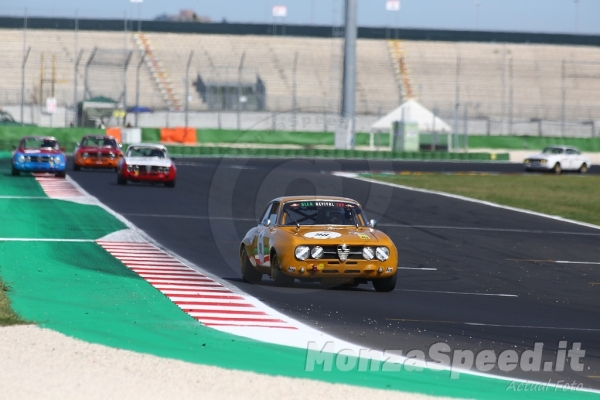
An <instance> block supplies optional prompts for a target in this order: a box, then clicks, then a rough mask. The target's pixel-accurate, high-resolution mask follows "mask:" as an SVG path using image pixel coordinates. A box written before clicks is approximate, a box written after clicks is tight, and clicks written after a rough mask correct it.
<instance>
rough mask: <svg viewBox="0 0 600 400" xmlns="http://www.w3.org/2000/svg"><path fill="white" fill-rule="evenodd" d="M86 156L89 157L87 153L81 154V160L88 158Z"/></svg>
mask: <svg viewBox="0 0 600 400" xmlns="http://www.w3.org/2000/svg"><path fill="white" fill-rule="evenodd" d="M88 156H89V154H88V153H83V154H82V155H81V158H83V159H84V160H85V159H86V158H88Z"/></svg>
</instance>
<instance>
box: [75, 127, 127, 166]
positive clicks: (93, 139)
mask: <svg viewBox="0 0 600 400" xmlns="http://www.w3.org/2000/svg"><path fill="white" fill-rule="evenodd" d="M122 157H123V153H122V152H121V145H120V144H118V143H117V141H116V139H115V138H114V137H112V136H102V135H87V136H84V137H83V138H82V139H81V143H77V147H76V148H75V152H74V153H73V169H74V170H75V171H79V170H80V169H81V168H112V169H115V170H116V169H117V166H118V165H119V161H120V160H121V158H122Z"/></svg>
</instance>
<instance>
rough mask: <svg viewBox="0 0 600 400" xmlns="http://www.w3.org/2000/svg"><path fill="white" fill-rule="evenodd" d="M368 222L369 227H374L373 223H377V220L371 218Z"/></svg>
mask: <svg viewBox="0 0 600 400" xmlns="http://www.w3.org/2000/svg"><path fill="white" fill-rule="evenodd" d="M369 223H370V224H371V228H375V225H377V221H376V220H374V219H372V220H371V221H369Z"/></svg>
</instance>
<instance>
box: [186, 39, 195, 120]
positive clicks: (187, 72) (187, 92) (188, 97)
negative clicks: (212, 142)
mask: <svg viewBox="0 0 600 400" xmlns="http://www.w3.org/2000/svg"><path fill="white" fill-rule="evenodd" d="M193 56H194V50H191V51H190V56H189V57H188V62H187V66H186V67H185V127H186V128H187V127H188V114H189V99H190V64H191V63H192V57H193Z"/></svg>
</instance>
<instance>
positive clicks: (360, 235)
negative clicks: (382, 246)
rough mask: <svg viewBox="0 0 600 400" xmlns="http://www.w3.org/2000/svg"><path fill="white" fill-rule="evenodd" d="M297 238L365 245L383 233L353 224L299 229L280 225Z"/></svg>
mask: <svg viewBox="0 0 600 400" xmlns="http://www.w3.org/2000/svg"><path fill="white" fill-rule="evenodd" d="M281 229H285V230H287V231H288V232H289V233H290V234H293V235H294V236H296V237H297V238H298V239H304V240H305V241H308V242H311V243H323V244H324V245H328V244H337V243H346V244H354V245H365V244H367V243H369V242H371V243H372V242H377V241H379V240H380V239H382V237H381V235H384V234H383V233H381V232H379V231H377V230H376V229H370V228H366V227H359V228H358V229H356V227H355V226H324V225H321V226H318V227H307V226H300V230H298V229H297V228H296V227H290V226H286V227H282V228H281Z"/></svg>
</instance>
